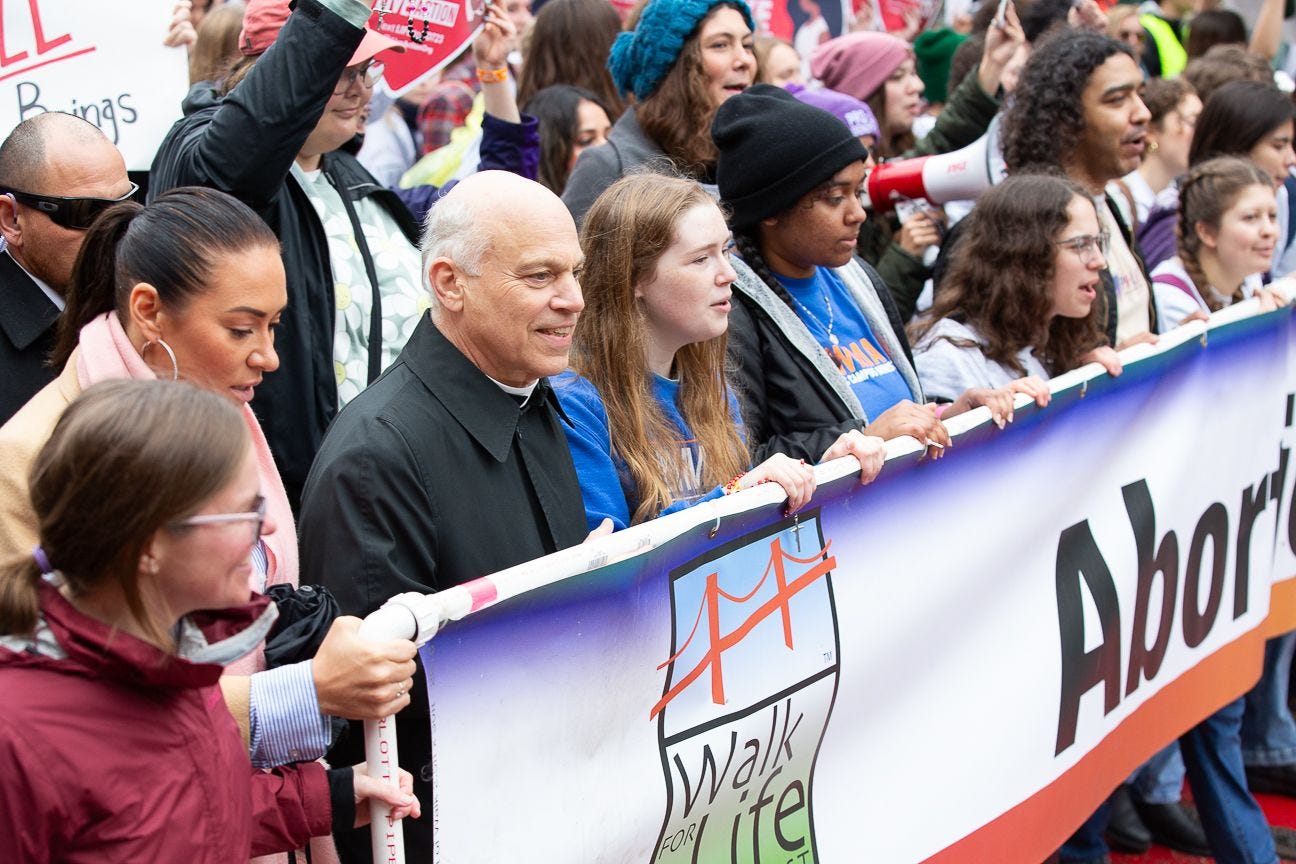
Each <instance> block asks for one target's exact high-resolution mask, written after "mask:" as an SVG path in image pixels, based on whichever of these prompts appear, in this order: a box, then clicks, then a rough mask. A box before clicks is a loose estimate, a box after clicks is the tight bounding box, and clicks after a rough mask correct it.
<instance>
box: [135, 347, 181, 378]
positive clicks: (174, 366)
mask: <svg viewBox="0 0 1296 864" xmlns="http://www.w3.org/2000/svg"><path fill="white" fill-rule="evenodd" d="M150 345H159V346H161V348H162V350H163V351H165V352H166V355H167V357H168V358H170V360H171V380H172V381H179V380H180V364H179V363H177V362H176V356H175V352H174V351H172V350H171V346H170V345H168V344H167V343H166V341H165V340H163V339H150V340H149V341H147V342H145V343H144V345H143V347H141V348H140V359H141V360H143V359H144V355H145V354H147V353H148V349H149V346H150Z"/></svg>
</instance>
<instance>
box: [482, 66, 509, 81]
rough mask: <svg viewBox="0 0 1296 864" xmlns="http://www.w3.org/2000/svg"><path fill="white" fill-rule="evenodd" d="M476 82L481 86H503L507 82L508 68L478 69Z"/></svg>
mask: <svg viewBox="0 0 1296 864" xmlns="http://www.w3.org/2000/svg"><path fill="white" fill-rule="evenodd" d="M477 80H478V81H480V82H482V83H483V84H503V83H504V82H505V81H507V80H508V67H507V66H504V67H503V68H500V69H478V70H477Z"/></svg>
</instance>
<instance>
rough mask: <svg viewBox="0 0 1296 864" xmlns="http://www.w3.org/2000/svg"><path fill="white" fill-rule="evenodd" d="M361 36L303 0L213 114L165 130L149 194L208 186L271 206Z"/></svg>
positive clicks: (312, 1) (309, 0)
mask: <svg viewBox="0 0 1296 864" xmlns="http://www.w3.org/2000/svg"><path fill="white" fill-rule="evenodd" d="M363 37H364V31H363V30H361V29H359V28H357V27H353V26H352V25H351V24H350V23H349V22H347V21H345V20H343V19H342V18H340V17H338V16H337V15H335V14H333V13H332V12H330V11H328V10H327V9H325V8H324V7H323V6H321V5H320V4H319V3H317V2H316V0H298V3H297V7H296V9H295V11H294V12H293V13H292V14H291V15H289V16H288V21H287V23H285V24H284V27H283V30H281V31H280V32H279V36H278V38H277V39H276V40H275V42H274V44H273V45H271V46H270V48H269V49H268V50H267V51H266V52H265V53H264V54H263V55H261V57H260V59H258V60H257V62H256V65H255V66H253V67H252V69H251V71H249V72H248V74H247V77H246V78H244V79H243V81H242V82H240V83H239V84H238V86H236V87H235V88H234V90H233V91H232V92H231V93H230V94H229V95H228V96H227V97H225V99H224V100H222V101H221V102H220V103H219V105H218V107H216V108H214V109H208V110H211V111H212V116H211V118H210V120H209V121H208V122H205V123H190V124H188V125H185V121H181V123H180V126H179V127H177V130H173V132H172V134H171V135H169V136H168V138H167V140H166V141H165V142H164V143H163V146H162V148H161V149H160V150H159V151H158V156H157V158H156V159H155V160H154V163H153V182H152V186H151V188H150V190H149V193H150V197H152V196H154V195H157V194H158V193H160V192H163V191H165V190H167V189H171V188H174V187H176V186H191V185H197V186H211V187H214V188H217V189H220V190H222V191H224V192H228V193H229V194H231V195H233V196H234V197H236V198H238V199H240V200H241V201H243V202H245V203H246V204H248V205H249V206H250V207H252V208H253V209H254V210H258V211H264V210H266V209H267V208H268V207H269V206H270V204H271V203H272V202H273V201H274V199H275V197H276V196H277V195H278V193H279V189H280V187H281V186H282V185H283V182H284V178H285V177H287V175H288V170H289V169H290V168H291V167H292V163H293V159H295V158H296V156H297V154H298V153H299V152H300V151H301V148H302V145H304V144H305V143H306V138H307V136H308V135H310V133H311V130H313V129H314V128H315V124H316V123H318V122H319V119H320V117H321V116H322V115H323V113H324V106H325V104H326V103H327V102H328V100H329V98H330V97H331V96H332V95H333V90H334V88H335V87H336V86H337V83H338V79H339V77H340V76H341V75H342V71H343V70H344V69H345V68H346V65H347V62H348V61H349V60H350V59H351V55H352V54H354V53H355V50H356V48H357V47H358V46H359V44H360V40H361V39H362V38H363Z"/></svg>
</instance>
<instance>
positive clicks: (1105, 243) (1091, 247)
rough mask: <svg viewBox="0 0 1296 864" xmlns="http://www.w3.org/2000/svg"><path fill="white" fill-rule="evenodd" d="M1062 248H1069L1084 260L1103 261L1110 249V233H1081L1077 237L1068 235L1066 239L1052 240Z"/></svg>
mask: <svg viewBox="0 0 1296 864" xmlns="http://www.w3.org/2000/svg"><path fill="white" fill-rule="evenodd" d="M1054 242H1056V243H1057V245H1059V246H1061V247H1062V248H1063V249H1070V250H1071V251H1072V252H1074V253H1075V254H1076V256H1077V257H1078V258H1079V259H1080V260H1081V261H1084V262H1087V263H1092V262H1094V261H1105V260H1106V259H1107V253H1108V252H1110V251H1111V234H1109V233H1107V232H1106V231H1103V232H1102V233H1100V234H1081V235H1080V236H1079V237H1068V238H1067V239H1066V240H1057V241H1054Z"/></svg>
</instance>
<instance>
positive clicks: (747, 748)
mask: <svg viewBox="0 0 1296 864" xmlns="http://www.w3.org/2000/svg"><path fill="white" fill-rule="evenodd" d="M831 545H832V544H831V543H830V542H825V540H824V537H823V531H822V529H821V527H820V523H819V513H818V511H811V512H810V513H808V514H804V515H802V516H801V517H799V518H798V519H797V520H795V521H793V520H787V521H785V522H783V523H780V524H779V525H777V526H775V527H773V528H772V529H771V528H766V529H764V530H762V531H760V532H757V533H754V534H749V535H747V536H745V537H742V538H740V539H738V540H736V541H734V542H731V543H728V544H725V545H724V546H721V547H720V548H718V549H713V550H709V551H708V552H707V554H705V555H703V556H701V557H699V558H696V559H694V560H692V561H690V562H688V563H687V564H685V565H683V566H682V567H679V568H677V569H676V570H674V571H672V573H671V609H672V614H673V616H674V621H673V632H672V638H671V641H672V644H671V650H670V654H669V656H668V659H667V660H666V661H665V662H664V663H663V664H662V665H661V667H660V668H664V669H667V674H666V685H665V691H664V693H663V694H662V698H661V700H660V701H658V702H657V704H656V705H655V706H653V708H652V711H651V714H650V716H651V717H652V719H654V720H656V721H657V729H658V740H659V742H660V747H661V755H662V768H663V769H664V771H665V774H666V791H667V803H666V817H665V820H664V821H663V823H662V830H661V836H660V837H659V838H658V840H657V846H656V848H655V849H654V850H653V853H652V861H653V862H655V864H656V862H663V864H664V862H690V864H692V862H708V864H710V862H731V864H748V862H750V864H757V862H769V864H775V862H777V864H783V862H797V864H810V862H815V861H817V860H818V855H817V853H816V851H815V839H814V823H813V819H812V813H813V810H812V807H811V791H812V780H813V775H814V764H815V759H816V757H817V755H818V751H819V744H820V742H821V741H822V739H823V733H824V729H825V727H826V726H827V723H828V717H829V715H830V714H831V712H832V705H833V700H834V698H835V696H836V693H837V672H838V661H837V656H838V640H837V613H836V609H835V607H834V606H833V594H832V580H831V573H832V570H833V569H834V568H835V567H836V566H837V561H836V559H835V558H834V557H833V556H832V554H831V548H830V547H831Z"/></svg>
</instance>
